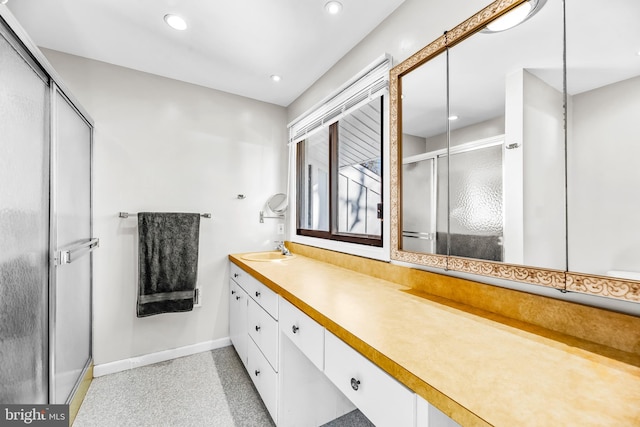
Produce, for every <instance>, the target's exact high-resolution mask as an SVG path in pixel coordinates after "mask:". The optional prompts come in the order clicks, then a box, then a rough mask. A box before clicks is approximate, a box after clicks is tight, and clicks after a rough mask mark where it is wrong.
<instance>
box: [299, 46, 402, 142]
mask: <svg viewBox="0 0 640 427" xmlns="http://www.w3.org/2000/svg"><path fill="white" fill-rule="evenodd" d="M390 69H391V56H389V55H386V54H385V55H383V56H381V57H380V58H378V59H377V60H376V61H374V62H373V63H372V64H370V65H369V66H368V67H367V68H365V69H364V70H362V71H361V72H360V73H358V74H357V75H356V76H355V77H353V78H352V79H351V80H350V81H348V82H347V83H345V84H344V85H343V86H342V87H341V88H340V89H338V90H337V91H336V92H335V93H333V94H331V95H330V96H328V97H327V98H326V99H325V100H323V101H322V102H320V103H319V104H318V105H316V106H315V107H313V108H312V109H311V110H309V111H308V112H306V113H304V114H302V115H301V116H300V117H298V118H297V119H295V120H294V121H292V122H291V123H290V124H289V126H288V127H289V142H290V143H297V142H300V141H302V140H303V139H306V138H308V137H309V136H311V135H313V134H314V133H315V132H317V131H319V130H320V129H322V128H324V127H326V126H329V125H331V124H332V123H335V122H337V121H338V120H340V118H341V117H344V116H345V115H347V114H349V113H350V112H352V111H354V110H356V109H358V108H360V107H361V106H362V105H364V104H366V103H368V102H370V101H371V100H372V99H374V98H376V97H378V96H382V95H384V94H385V93H386V92H387V91H388V88H389V70H390Z"/></svg>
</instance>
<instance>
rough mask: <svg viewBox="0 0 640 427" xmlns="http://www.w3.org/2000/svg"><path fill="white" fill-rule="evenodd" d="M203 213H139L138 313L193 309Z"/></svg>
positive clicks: (145, 314)
mask: <svg viewBox="0 0 640 427" xmlns="http://www.w3.org/2000/svg"><path fill="white" fill-rule="evenodd" d="M199 231H200V214H190V213H172V212H170V213H158V212H140V213H139V214H138V240H139V248H138V259H139V261H138V270H139V273H140V275H139V282H138V317H145V316H152V315H154V314H161V313H175V312H181V311H191V310H193V298H194V291H195V289H196V280H197V274H198V239H199Z"/></svg>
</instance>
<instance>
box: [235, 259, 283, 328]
mask: <svg viewBox="0 0 640 427" xmlns="http://www.w3.org/2000/svg"><path fill="white" fill-rule="evenodd" d="M230 265H231V267H230V268H229V271H230V273H231V278H232V279H233V280H235V281H236V283H237V284H239V285H240V286H241V287H242V288H243V289H244V290H245V291H246V292H247V294H249V296H250V297H251V298H252V299H253V300H254V301H256V302H257V303H258V304H260V306H261V307H262V308H264V309H265V310H266V311H267V313H269V314H270V315H271V317H273V318H274V319H277V318H278V294H276V293H275V292H273V291H272V290H271V289H269V288H268V287H266V286H265V285H263V284H262V283H260V282H259V281H258V280H257V279H256V278H254V277H253V276H251V275H250V274H249V273H247V272H246V271H244V270H243V269H241V268H240V267H238V266H237V265H235V264H233V263H230Z"/></svg>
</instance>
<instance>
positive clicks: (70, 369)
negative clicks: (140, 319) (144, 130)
mask: <svg viewBox="0 0 640 427" xmlns="http://www.w3.org/2000/svg"><path fill="white" fill-rule="evenodd" d="M55 105H56V111H57V122H56V129H57V135H56V139H55V141H56V143H55V147H56V161H55V171H54V172H55V173H54V176H55V195H56V204H55V218H56V225H57V248H58V250H60V249H65V248H71V247H74V246H77V245H78V244H82V243H84V242H87V241H89V240H90V239H91V237H92V236H91V128H90V126H89V125H88V124H87V123H86V122H85V121H84V119H83V118H82V117H81V116H80V115H79V114H78V113H77V112H76V110H75V109H74V108H73V107H72V106H71V105H70V104H69V103H68V102H67V100H66V99H65V98H64V97H63V96H62V95H61V94H59V93H57V95H56V104H55ZM55 301H56V304H55V307H56V308H55V315H54V322H55V323H54V324H55V335H54V336H55V357H54V367H55V368H54V394H53V403H65V402H67V399H68V398H69V396H70V394H71V392H72V391H73V389H74V387H75V385H76V383H77V381H78V380H79V379H80V377H81V374H82V371H83V369H84V368H85V365H86V364H87V362H88V361H89V358H90V350H91V348H90V347H91V254H90V253H84V254H82V253H80V255H78V256H76V257H72V258H71V263H68V264H61V265H58V267H57V268H56V281H55Z"/></svg>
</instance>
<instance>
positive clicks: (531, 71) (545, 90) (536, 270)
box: [391, 0, 640, 300]
mask: <svg viewBox="0 0 640 427" xmlns="http://www.w3.org/2000/svg"><path fill="white" fill-rule="evenodd" d="M528 8H531V9H533V10H534V13H532V14H531V15H530V16H529V17H528V18H527V19H526V20H525V21H524V22H521V23H520V24H518V25H516V26H514V27H512V28H508V29H505V28H504V26H506V25H504V21H505V20H506V19H509V18H511V17H513V15H517V14H518V13H521V12H522V13H524V12H526V9H528ZM638 16H640V2H638V1H637V0H615V1H613V2H606V3H604V2H598V1H596V0H564V1H563V0H537V1H536V0H529V1H523V0H512V1H505V0H501V1H496V2H493V3H491V4H490V5H489V6H487V8H485V9H483V10H482V11H480V12H479V13H478V14H476V15H474V16H473V17H471V18H470V19H469V20H467V21H465V22H463V23H462V24H460V25H459V26H457V27H455V28H454V29H452V30H451V31H448V32H446V33H445V34H444V35H443V36H442V37H440V38H438V39H437V40H435V41H434V42H433V43H430V44H429V45H427V46H426V47H425V48H423V49H422V50H420V51H419V52H417V53H416V54H415V55H413V56H412V57H410V58H409V59H407V60H406V61H404V62H403V63H401V64H399V65H397V66H396V67H394V68H393V69H392V71H391V102H392V114H391V149H392V159H391V163H392V164H391V166H392V167H391V169H392V170H391V174H392V192H391V193H392V194H391V196H392V200H391V204H392V218H391V231H392V239H391V240H392V254H391V256H392V259H395V260H400V261H405V262H411V263H417V264H423V265H427V266H433V267H438V268H446V269H451V270H455V271H463V272H468V273H474V274H481V275H488V276H493V277H498V278H503V279H509V280H516V281H521V282H528V283H533V284H537V285H543V286H551V287H555V288H559V289H568V290H573V291H579V292H586V293H597V294H599V295H603V296H613V297H617V298H622V299H627V300H640V286H639V285H638V283H637V282H634V281H633V280H634V279H635V280H640V225H639V224H636V222H637V221H636V220H635V218H636V217H638V213H639V212H640V200H636V199H635V197H634V196H636V195H639V194H640V192H639V191H638V190H637V189H636V187H637V183H638V182H640V180H639V179H638V178H640V177H639V176H638V174H640V168H638V167H634V166H633V163H634V162H635V161H636V159H637V158H640V156H636V154H640V152H639V151H640V141H639V139H640V136H638V135H639V133H638V132H635V133H634V132H633V130H632V128H633V126H634V123H635V122H634V120H633V117H635V118H636V119H638V118H640V115H639V114H640V113H638V112H640V77H638V75H640V55H639V54H640V53H639V52H638V50H639V49H640V45H637V43H638V40H640V30H639V28H640V26H638V25H637V24H635V23H634V22H633V20H634V17H638ZM565 17H566V23H565ZM501 25H503V26H502V27H500V26H501ZM596 29H597V30H596ZM565 31H566V37H565ZM565 40H566V42H565ZM634 43H635V44H636V45H634ZM565 58H566V59H565ZM393 184H395V185H393ZM629 199H632V200H629ZM567 271H571V272H576V273H579V274H571V273H569V274H567V273H566V272H567ZM635 272H638V273H635ZM634 274H637V275H634Z"/></svg>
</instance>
